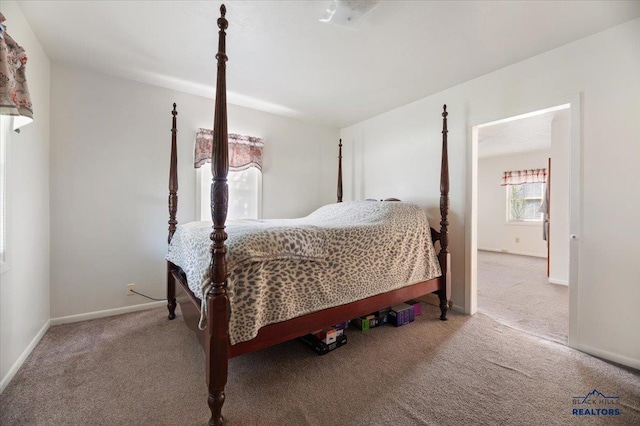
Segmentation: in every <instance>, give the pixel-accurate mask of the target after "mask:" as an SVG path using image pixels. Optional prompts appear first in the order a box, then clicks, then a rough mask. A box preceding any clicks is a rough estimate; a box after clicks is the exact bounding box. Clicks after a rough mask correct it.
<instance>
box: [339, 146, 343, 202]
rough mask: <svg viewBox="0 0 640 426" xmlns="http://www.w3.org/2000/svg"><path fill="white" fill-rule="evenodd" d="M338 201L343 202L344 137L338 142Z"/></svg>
mask: <svg viewBox="0 0 640 426" xmlns="http://www.w3.org/2000/svg"><path fill="white" fill-rule="evenodd" d="M338 202H339V203H341V202H342V139H340V143H339V144H338Z"/></svg>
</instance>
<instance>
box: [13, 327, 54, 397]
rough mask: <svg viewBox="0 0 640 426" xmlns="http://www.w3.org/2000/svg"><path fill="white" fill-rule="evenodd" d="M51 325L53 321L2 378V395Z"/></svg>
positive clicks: (40, 332) (42, 329) (32, 341)
mask: <svg viewBox="0 0 640 426" xmlns="http://www.w3.org/2000/svg"><path fill="white" fill-rule="evenodd" d="M50 325H51V321H47V322H46V323H45V324H44V325H43V326H42V328H41V329H40V331H38V334H36V337H34V338H33V340H31V342H30V343H29V345H28V346H27V347H26V348H25V350H24V351H23V352H22V354H21V355H20V357H18V359H17V360H16V362H15V363H14V364H13V365H12V366H11V368H10V369H9V372H8V373H7V375H6V376H4V377H3V378H2V381H0V393H2V392H4V390H5V388H6V387H7V385H8V384H9V382H10V381H11V379H13V376H15V375H16V373H17V372H18V370H19V369H20V367H22V364H24V362H25V361H26V360H27V358H28V357H29V355H30V354H31V352H32V351H33V349H34V348H35V347H36V345H37V344H38V343H40V340H42V337H43V336H44V334H45V333H46V332H47V330H49V327H50Z"/></svg>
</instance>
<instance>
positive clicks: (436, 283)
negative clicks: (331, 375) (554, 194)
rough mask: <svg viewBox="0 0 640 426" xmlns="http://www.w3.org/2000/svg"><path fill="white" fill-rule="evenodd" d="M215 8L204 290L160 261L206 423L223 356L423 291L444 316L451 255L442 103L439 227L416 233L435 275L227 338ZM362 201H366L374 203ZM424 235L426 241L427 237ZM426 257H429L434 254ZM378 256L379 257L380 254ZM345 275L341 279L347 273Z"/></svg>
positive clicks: (222, 25)
mask: <svg viewBox="0 0 640 426" xmlns="http://www.w3.org/2000/svg"><path fill="white" fill-rule="evenodd" d="M220 12H221V17H220V18H219V19H218V21H217V23H218V27H219V33H218V34H219V42H218V53H217V55H216V59H217V84H216V101H215V116H214V130H213V147H212V157H211V167H212V172H213V183H212V185H211V215H212V219H213V232H211V234H210V236H209V237H210V240H211V241H212V243H211V248H210V261H209V262H208V271H207V273H206V274H204V275H206V276H208V277H209V278H208V279H207V280H208V281H207V286H206V291H205V292H204V294H203V295H198V292H197V291H193V287H191V288H190V287H189V283H188V280H187V274H186V273H185V270H183V268H181V267H180V266H178V265H176V264H175V263H174V262H172V261H168V262H167V302H168V303H167V307H168V310H169V319H174V318H175V308H176V306H177V303H178V302H179V304H180V308H181V312H182V314H183V317H184V320H185V322H186V323H187V325H188V326H189V327H190V328H191V329H193V330H194V331H195V332H196V333H197V336H198V339H199V341H200V343H201V345H202V346H203V348H204V352H205V358H206V379H207V386H208V393H209V395H208V404H209V408H210V410H211V418H210V420H209V425H220V424H222V422H223V417H222V414H221V412H222V406H223V404H224V399H225V393H224V388H225V385H226V382H227V369H228V360H229V359H230V358H232V357H235V356H238V355H242V354H245V353H249V352H253V351H256V350H259V349H263V348H266V347H269V346H272V345H275V344H278V343H282V342H285V341H288V340H291V339H294V338H296V337H300V336H303V335H305V334H308V333H311V332H313V331H315V330H318V329H322V328H325V327H329V326H331V325H333V324H338V323H341V322H344V321H347V320H350V319H353V318H356V317H359V316H363V315H367V314H369V313H371V312H374V311H377V310H380V309H383V308H386V307H389V306H392V305H396V304H398V303H401V302H404V301H407V300H409V299H413V298H416V297H420V296H423V295H425V294H428V293H437V294H438V297H439V299H440V309H441V315H440V319H442V320H446V313H447V302H448V294H447V293H448V291H449V290H448V278H449V265H450V259H449V256H450V255H449V251H448V225H449V223H448V221H447V215H448V210H449V196H448V193H449V175H448V158H447V112H446V106H445V107H444V112H443V113H442V117H443V129H442V165H441V179H440V192H441V197H440V212H441V221H440V231H436V230H434V229H433V228H429V227H428V224H427V226H426V229H425V232H424V233H426V234H427V235H428V238H427V239H424V238H423V237H420V238H422V239H421V240H420V241H428V242H429V245H430V249H431V250H432V251H433V243H435V241H439V242H440V251H439V253H438V254H437V261H438V262H439V269H441V271H442V274H441V275H440V276H437V277H435V278H429V279H423V280H420V281H418V282H416V280H411V281H407V282H403V283H402V286H401V287H399V288H393V289H392V290H390V291H381V292H378V293H375V294H371V295H367V296H366V297H363V298H360V299H358V300H353V301H349V302H348V303H342V304H339V305H332V306H330V307H326V308H323V309H321V310H316V311H313V312H305V313H304V314H302V315H298V316H295V317H291V318H288V319H286V320H283V321H279V322H275V323H269V324H268V325H264V326H261V327H260V328H259V330H257V335H255V337H253V338H251V339H249V340H242V341H239V340H238V339H235V341H234V338H233V337H234V336H232V334H233V333H232V331H233V330H231V326H230V322H231V320H232V319H233V318H234V317H233V316H232V308H233V306H234V304H233V303H232V299H233V297H237V293H238V292H239V290H238V289H239V287H236V288H235V289H230V288H229V286H228V279H229V276H230V274H231V273H232V272H233V268H235V266H231V267H230V266H229V259H228V257H229V256H228V254H227V245H226V244H225V242H226V241H227V238H228V235H227V232H226V230H225V228H226V226H225V225H226V223H225V222H226V219H227V207H228V187H227V175H228V172H229V154H228V139H227V105H226V75H225V74H226V61H227V55H226V46H225V36H226V33H225V30H226V29H227V26H228V22H227V20H226V19H225V12H226V10H225V7H224V5H223V6H222V7H221V8H220ZM172 116H173V117H172V130H171V132H172V137H171V162H170V174H169V176H170V178H169V202H168V204H169V216H170V219H169V243H172V240H174V241H173V242H175V240H176V238H174V234H175V237H178V236H179V235H180V233H179V232H178V233H177V234H176V231H177V230H178V231H180V230H181V228H177V220H176V213H177V201H178V198H177V191H178V173H177V147H176V135H177V125H176V116H177V110H176V105H175V104H174V105H173V111H172ZM337 197H338V200H337V201H338V203H341V204H339V205H338V204H336V205H332V206H340V207H339V208H343V206H346V205H347V204H349V203H348V202H347V203H342V141H340V146H339V168H338V189H337ZM393 200H395V199H388V201H393ZM367 204H369V205H372V204H374V203H367ZM375 204H379V206H380V209H378V208H377V207H376V208H375V209H374V210H384V211H387V210H388V211H390V212H392V213H391V214H395V213H393V212H394V211H396V210H398V209H400V210H412V209H413V210H415V209H417V207H415V206H412V205H410V204H406V203H389V202H379V203H375ZM390 205H394V206H390ZM400 206H402V207H400ZM345 208H346V207H345ZM418 210H419V209H418ZM420 213H421V214H422V215H423V216H424V213H422V212H421V211H420ZM310 216H311V215H310ZM209 229H210V228H209ZM341 232H343V230H341ZM323 235H324V234H323ZM327 235H330V234H327ZM232 236H233V235H232ZM431 240H433V243H432V242H431ZM394 244H395V243H394ZM399 245H402V244H399ZM409 245H411V244H409ZM433 256H434V257H435V255H433ZM379 257H383V256H382V255H380V256H379ZM168 259H169V258H168ZM301 263H303V262H301ZM333 263H335V262H333V261H332V262H329V263H328V264H327V265H329V266H330V265H331V264H333ZM329 266H327V267H329ZM316 267H317V265H316ZM345 280H348V277H346V278H345ZM406 284H409V285H406ZM234 291H235V294H234ZM200 297H202V299H200ZM304 297H311V296H310V295H309V294H305V295H304ZM240 314H241V313H238V312H233V315H236V316H237V315H240ZM199 325H200V326H199ZM230 330H231V331H230Z"/></svg>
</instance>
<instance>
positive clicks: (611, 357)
mask: <svg viewBox="0 0 640 426" xmlns="http://www.w3.org/2000/svg"><path fill="white" fill-rule="evenodd" d="M576 349H578V350H579V351H582V352H585V353H588V354H589V355H593V356H597V357H598V358H602V359H606V360H608V361H613V362H617V363H618V364H622V365H626V366H627V367H631V368H635V369H636V370H640V360H639V359H633V358H628V357H626V356H623V355H618V354H614V353H613V352H608V351H603V350H601V349H596V348H592V347H590V346H587V345H582V344H580V343H578V347H577V348H576Z"/></svg>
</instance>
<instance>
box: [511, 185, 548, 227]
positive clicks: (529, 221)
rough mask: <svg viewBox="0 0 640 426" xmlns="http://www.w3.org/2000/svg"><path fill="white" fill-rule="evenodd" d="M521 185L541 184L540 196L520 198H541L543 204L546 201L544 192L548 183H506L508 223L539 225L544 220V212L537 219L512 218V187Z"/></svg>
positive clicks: (523, 198)
mask: <svg viewBox="0 0 640 426" xmlns="http://www.w3.org/2000/svg"><path fill="white" fill-rule="evenodd" d="M520 185H541V195H540V197H522V198H519V199H522V200H540V204H542V203H543V202H544V192H545V185H546V183H543V182H532V183H521V184H518V185H513V184H511V185H505V188H506V193H505V198H506V203H505V206H506V209H505V212H506V215H505V218H506V223H507V224H508V225H525V226H537V225H539V224H541V223H542V222H543V221H544V214H543V213H539V214H538V217H537V218H536V219H512V218H511V200H512V198H511V192H512V187H513V186H520Z"/></svg>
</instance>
